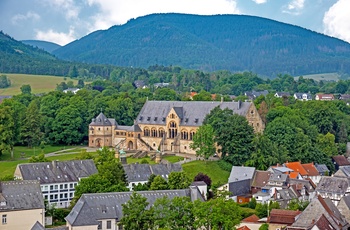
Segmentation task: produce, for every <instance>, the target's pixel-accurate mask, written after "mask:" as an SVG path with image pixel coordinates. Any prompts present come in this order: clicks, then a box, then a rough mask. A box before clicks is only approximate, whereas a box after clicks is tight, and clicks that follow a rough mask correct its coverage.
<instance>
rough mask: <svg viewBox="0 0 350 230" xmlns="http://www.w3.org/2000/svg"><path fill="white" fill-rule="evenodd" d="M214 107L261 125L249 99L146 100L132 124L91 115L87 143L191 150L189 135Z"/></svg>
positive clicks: (258, 128) (260, 127)
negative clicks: (229, 110) (228, 100)
mask: <svg viewBox="0 0 350 230" xmlns="http://www.w3.org/2000/svg"><path fill="white" fill-rule="evenodd" d="M215 107H220V108H221V109H225V108H228V109H231V110H232V111H233V113H235V114H238V115H241V116H244V117H245V118H246V119H247V121H248V123H249V124H250V125H251V126H252V127H253V128H254V131H255V132H262V131H263V130H264V128H265V124H264V122H263V121H262V119H261V117H260V115H259V113H258V111H257V109H256V107H255V105H254V103H253V102H241V101H239V102H220V101H146V103H145V104H144V106H143V107H142V109H141V111H140V113H139V115H138V116H137V118H136V120H135V122H134V125H132V126H123V125H119V124H118V123H117V121H116V120H115V119H113V118H107V117H106V116H105V115H104V114H103V113H100V114H99V115H98V116H97V117H96V118H94V119H92V122H91V123H90V125H89V147H103V146H109V147H117V148H119V149H124V150H142V151H152V150H160V151H170V152H173V153H190V154H195V151H194V150H193V149H191V148H190V143H192V139H193V135H194V134H195V133H196V130H197V129H198V128H199V127H200V126H201V125H202V124H203V121H204V119H205V116H206V115H207V114H209V113H210V111H211V110H212V109H214V108H215Z"/></svg>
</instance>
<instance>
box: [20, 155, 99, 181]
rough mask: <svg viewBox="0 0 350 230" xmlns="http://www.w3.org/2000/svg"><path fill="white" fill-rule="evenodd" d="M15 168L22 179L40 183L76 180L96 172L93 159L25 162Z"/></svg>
mask: <svg viewBox="0 0 350 230" xmlns="http://www.w3.org/2000/svg"><path fill="white" fill-rule="evenodd" d="M17 168H19V170H20V172H21V175H22V179H23V180H39V181H40V184H49V183H62V182H78V181H79V178H84V177H88V176H90V175H92V174H95V173H97V169H96V166H95V163H94V161H93V160H72V161H52V162H40V163H26V164H19V165H17ZM16 176H18V175H16Z"/></svg>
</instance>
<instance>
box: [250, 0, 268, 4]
mask: <svg viewBox="0 0 350 230" xmlns="http://www.w3.org/2000/svg"><path fill="white" fill-rule="evenodd" d="M253 2H255V3H256V4H264V3H266V2H267V0H253Z"/></svg>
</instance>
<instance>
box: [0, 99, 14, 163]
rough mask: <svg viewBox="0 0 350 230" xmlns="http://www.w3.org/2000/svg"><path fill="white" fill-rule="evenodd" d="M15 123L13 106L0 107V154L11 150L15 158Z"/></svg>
mask: <svg viewBox="0 0 350 230" xmlns="http://www.w3.org/2000/svg"><path fill="white" fill-rule="evenodd" d="M14 124H15V123H14V120H13V116H12V111H11V108H10V107H9V106H4V107H2V108H1V107H0V156H1V155H2V154H4V153H5V152H9V153H11V157H12V158H13V147H14V144H15V143H14V140H15V136H14V135H15V132H14V131H15V127H14Z"/></svg>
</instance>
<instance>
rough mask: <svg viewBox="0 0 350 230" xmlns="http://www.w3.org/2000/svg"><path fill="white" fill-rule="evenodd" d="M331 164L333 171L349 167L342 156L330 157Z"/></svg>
mask: <svg viewBox="0 0 350 230" xmlns="http://www.w3.org/2000/svg"><path fill="white" fill-rule="evenodd" d="M332 162H333V164H334V167H335V171H338V170H339V168H340V167H342V166H347V165H350V162H349V161H348V159H346V157H345V156H343V155H337V156H333V157H332Z"/></svg>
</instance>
